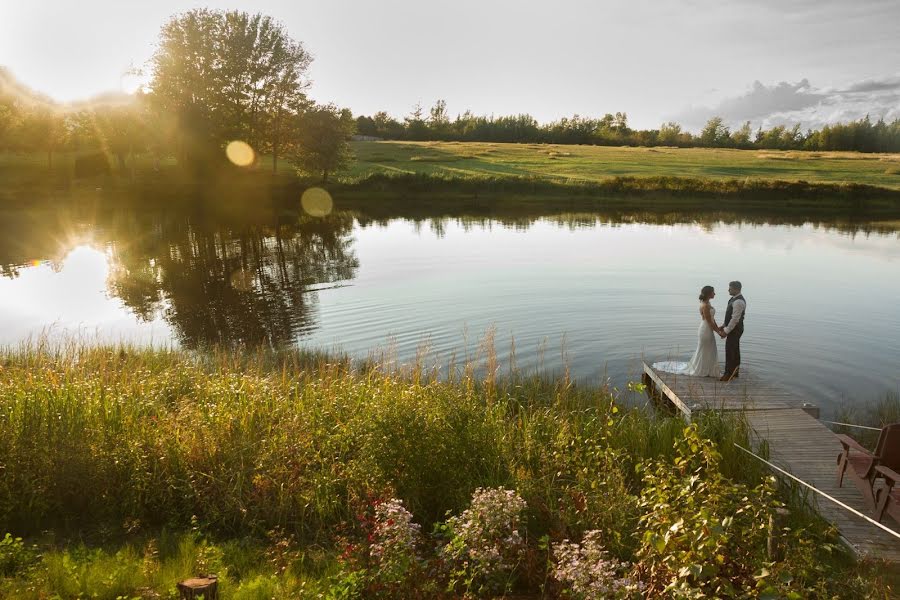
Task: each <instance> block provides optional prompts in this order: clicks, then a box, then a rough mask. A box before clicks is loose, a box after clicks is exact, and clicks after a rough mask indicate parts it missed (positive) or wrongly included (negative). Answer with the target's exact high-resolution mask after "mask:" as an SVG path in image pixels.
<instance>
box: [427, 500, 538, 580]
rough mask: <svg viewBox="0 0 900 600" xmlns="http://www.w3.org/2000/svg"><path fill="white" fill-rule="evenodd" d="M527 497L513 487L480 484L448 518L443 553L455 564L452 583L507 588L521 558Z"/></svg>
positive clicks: (523, 547)
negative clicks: (469, 500)
mask: <svg viewBox="0 0 900 600" xmlns="http://www.w3.org/2000/svg"><path fill="white" fill-rule="evenodd" d="M525 508H526V504H525V500H523V499H522V497H521V496H519V494H518V493H516V492H515V491H514V490H508V489H505V488H502V487H501V488H494V489H491V488H478V489H476V490H475V493H474V494H472V503H471V505H470V507H469V508H467V509H466V510H465V511H463V512H462V514H460V515H459V516H457V517H451V518H450V519H448V521H447V531H448V532H449V533H450V534H451V535H452V537H451V538H450V542H449V543H448V544H447V546H446V547H445V548H444V555H445V557H446V558H447V559H448V561H449V562H450V564H451V565H454V566H455V569H454V576H452V577H451V585H454V584H456V583H463V584H464V585H465V587H466V589H470V590H471V589H473V587H474V588H475V589H477V590H478V591H486V590H490V589H497V588H499V589H500V590H502V591H505V590H506V589H508V588H509V586H510V585H511V584H512V576H513V573H514V571H515V569H516V567H517V566H518V564H519V562H520V561H521V559H522V554H523V552H524V550H525V541H524V539H523V537H522V533H521V531H522V529H523V525H524V523H523V521H522V514H523V513H524V511H525Z"/></svg>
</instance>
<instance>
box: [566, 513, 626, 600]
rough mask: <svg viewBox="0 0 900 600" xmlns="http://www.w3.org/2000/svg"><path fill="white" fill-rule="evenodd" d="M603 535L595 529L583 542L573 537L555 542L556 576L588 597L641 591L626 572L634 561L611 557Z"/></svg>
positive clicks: (579, 593) (620, 594)
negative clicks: (574, 539) (570, 539)
mask: <svg viewBox="0 0 900 600" xmlns="http://www.w3.org/2000/svg"><path fill="white" fill-rule="evenodd" d="M601 537H602V534H601V532H600V531H598V530H591V531H588V532H587V533H585V534H584V539H583V540H582V543H580V544H579V543H577V542H570V541H569V540H563V541H561V542H559V543H556V544H553V555H554V558H555V565H554V567H553V577H554V579H556V580H557V581H558V582H559V583H560V584H562V585H563V586H564V587H565V588H566V589H568V590H569V591H570V592H571V593H572V594H573V595H574V596H575V597H576V598H583V599H584V600H592V599H594V598H616V597H628V596H629V595H630V594H631V593H633V592H635V591H640V589H641V587H642V586H641V584H640V583H637V582H634V581H632V580H631V579H629V578H628V577H626V576H624V575H622V573H624V572H626V571H627V570H628V568H629V566H630V565H629V564H628V563H624V562H621V561H618V560H616V559H615V558H612V557H610V556H609V553H608V552H607V551H606V550H605V549H604V547H603V542H602V539H601Z"/></svg>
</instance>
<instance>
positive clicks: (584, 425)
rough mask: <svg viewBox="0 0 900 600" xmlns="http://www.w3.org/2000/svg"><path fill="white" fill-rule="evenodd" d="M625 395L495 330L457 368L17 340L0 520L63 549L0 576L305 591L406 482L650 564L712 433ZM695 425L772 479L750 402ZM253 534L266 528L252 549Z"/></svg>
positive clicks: (727, 464)
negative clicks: (644, 545)
mask: <svg viewBox="0 0 900 600" xmlns="http://www.w3.org/2000/svg"><path fill="white" fill-rule="evenodd" d="M448 371H449V372H448ZM621 401H622V397H621V396H619V395H618V394H617V393H614V392H613V391H611V390H607V389H603V388H586V387H582V386H580V385H578V384H577V382H574V381H572V380H570V379H569V378H568V377H567V376H565V375H562V376H560V377H558V378H545V377H541V376H539V375H526V374H521V373H518V372H517V371H516V370H515V369H514V368H513V366H512V365H510V366H509V367H506V366H504V365H500V364H498V361H497V359H496V355H495V353H494V351H493V344H492V341H491V340H490V339H486V340H485V341H484V342H483V343H482V344H481V345H480V346H479V350H478V351H477V352H476V353H475V354H474V355H473V356H472V357H470V360H468V361H466V362H465V363H464V364H461V365H451V366H447V365H435V364H433V363H430V362H429V359H428V355H427V353H423V354H422V355H421V356H420V359H419V360H418V361H417V362H416V363H414V364H412V365H396V364H395V363H392V361H390V360H386V359H385V357H381V358H373V359H371V360H369V361H366V362H363V363H360V362H353V361H350V360H348V359H347V358H346V357H341V356H333V355H327V354H318V353H311V352H304V351H299V350H291V351H280V352H274V351H271V350H252V351H251V350H243V351H241V350H221V349H219V350H216V349H212V350H209V351H205V352H202V353H197V352H186V351H181V350H175V349H141V348H135V347H130V346H124V345H123V346H116V347H89V346H87V345H86V344H84V343H81V342H78V341H69V342H67V343H64V344H50V343H48V342H46V341H43V340H38V341H34V342H31V343H29V344H26V345H22V346H19V347H15V348H7V349H5V350H3V351H2V352H0V471H2V473H3V476H2V478H0V532H3V531H9V532H11V533H12V534H14V535H19V536H23V537H25V538H26V539H29V538H30V539H32V540H37V541H38V543H39V544H44V546H43V547H42V550H41V554H42V556H41V558H39V559H35V560H34V561H32V566H31V567H29V569H30V570H28V569H26V570H21V569H20V570H16V569H13V571H15V572H14V573H13V574H11V575H10V574H7V575H8V576H7V577H6V578H0V592H2V591H3V590H4V589H9V590H12V589H16V590H25V589H26V588H27V589H40V590H43V591H44V592H46V593H45V595H44V596H41V595H40V594H37V593H35V595H33V596H31V597H46V595H52V594H54V593H56V594H60V595H61V596H63V597H77V595H78V594H79V593H80V594H97V596H96V597H109V598H115V597H117V596H120V595H127V594H132V595H139V594H140V593H141V592H139V591H136V590H140V589H144V588H147V589H155V590H163V589H169V588H167V587H166V586H169V587H170V586H171V584H172V583H173V581H174V579H175V578H177V577H181V576H184V575H188V574H190V573H191V572H192V571H197V570H198V569H200V568H201V567H202V566H203V564H202V561H203V560H206V561H207V562H210V561H211V562H212V563H214V565H215V568H218V569H220V570H221V571H222V572H223V573H224V574H225V575H226V576H227V578H228V582H229V583H228V584H227V585H230V586H232V587H230V588H227V586H226V588H227V589H229V590H230V591H228V592H227V594H226V596H228V597H272V595H273V594H274V595H278V594H282V593H284V594H285V596H283V597H288V596H290V595H291V594H296V593H299V592H297V591H296V590H299V589H300V588H301V587H303V586H310V587H307V588H304V589H307V590H311V589H319V588H317V587H316V586H319V585H320V584H321V585H324V584H323V583H322V582H323V581H325V580H329V581H331V580H330V579H329V578H330V577H332V574H333V573H334V570H335V568H336V567H335V565H336V564H337V563H336V562H335V561H336V556H337V554H338V552H337V550H335V548H336V544H337V543H338V539H339V538H340V536H341V535H343V534H342V532H344V533H346V532H347V531H348V527H349V529H350V530H352V529H353V527H354V525H353V523H355V522H356V519H357V517H358V515H359V514H360V512H361V511H364V510H365V507H366V506H370V504H371V502H372V500H373V499H374V498H392V497H396V498H401V499H402V501H403V502H404V505H405V506H406V507H407V508H408V509H409V510H410V511H411V513H412V514H413V515H414V516H415V518H416V520H417V522H419V523H421V524H422V525H423V529H424V530H430V529H431V527H432V526H433V525H435V524H438V523H440V522H442V521H443V520H444V519H445V518H446V516H447V514H448V513H454V514H459V513H460V511H462V510H463V509H465V508H466V506H467V504H468V501H469V498H470V497H471V496H472V493H473V491H474V490H476V489H477V488H489V487H505V488H508V489H515V490H517V491H518V492H519V493H520V494H521V495H522V497H523V498H524V499H525V500H526V502H527V505H528V515H527V529H528V538H529V539H530V540H533V541H536V540H538V539H540V538H542V537H544V536H547V538H549V539H562V538H564V537H569V538H574V537H577V536H579V535H581V534H582V533H583V532H584V531H586V530H593V529H599V530H602V531H604V532H607V534H608V537H607V540H608V541H607V546H608V549H609V550H610V551H612V552H614V553H615V554H616V555H617V556H619V557H622V558H625V559H629V560H631V559H634V557H635V556H637V555H638V553H639V549H640V546H641V539H640V535H638V533H636V532H638V531H639V529H640V525H639V521H640V519H641V518H642V514H643V513H642V510H643V509H642V508H641V503H642V502H643V501H645V498H646V489H645V485H646V479H645V477H646V475H645V473H646V472H647V471H646V470H647V468H648V466H647V465H649V464H651V463H652V464H655V465H677V460H678V459H677V456H678V448H679V447H680V446H681V447H683V446H684V445H685V436H686V435H694V434H688V433H687V431H686V430H685V428H684V424H683V423H682V422H680V421H679V420H677V419H675V418H672V417H668V416H661V415H658V414H657V413H655V412H654V411H653V410H652V409H650V408H648V407H646V406H643V407H641V406H630V407H629V406H625V405H621ZM697 435H699V436H701V438H702V439H704V440H708V441H709V443H710V444H712V445H713V446H714V447H715V448H716V452H717V453H718V454H719V455H720V456H721V460H718V461H717V463H716V473H717V475H716V476H717V477H721V478H724V479H722V481H728V482H732V483H733V485H737V486H744V487H746V489H752V488H754V487H757V486H760V485H761V484H763V483H764V482H765V481H766V475H767V474H766V473H765V472H764V471H763V470H761V469H760V467H759V465H758V464H756V463H753V462H750V461H749V460H748V459H747V458H746V457H744V456H743V455H742V454H741V453H740V451H739V450H737V449H736V448H734V446H733V443H732V442H739V443H741V444H746V443H747V436H748V431H747V428H746V425H745V424H744V423H742V422H741V421H740V420H739V419H734V418H726V417H721V416H715V415H710V416H708V417H706V418H704V419H703V420H701V421H700V422H699V423H698V430H697ZM704 443H705V442H704ZM666 468H668V469H676V470H677V467H671V466H670V467H666ZM729 485H732V484H731V483H730V484H729ZM736 489H737V488H736ZM784 500H785V501H786V502H790V501H791V500H790V498H788V497H787V496H785V498H784ZM794 514H795V519H796V522H795V523H794V525H795V526H796V530H797V532H799V533H796V534H791V536H790V540H791V541H790V543H791V544H794V545H795V546H798V545H799V544H801V542H802V539H804V536H806V537H809V539H813V540H818V541H819V542H821V544H820V545H818V546H815V547H810V548H806V550H805V552H807V554H808V557H807V558H808V560H809V561H810V562H813V561H819V562H822V563H823V564H828V565H831V566H830V567H829V568H831V569H832V570H833V573H832V574H830V575H828V576H827V578H828V579H827V580H823V581H825V583H823V584H822V585H823V586H826V587H827V585H831V583H834V584H835V585H838V584H840V585H849V584H847V581H843V582H842V581H841V579H840V578H841V577H845V575H846V573H847V572H848V571H847V569H849V568H852V565H851V563H850V562H849V560H848V559H847V558H846V556H845V555H844V554H842V553H841V552H839V551H837V550H833V549H831V546H829V544H830V541H829V540H833V538H832V537H830V536H831V535H832V534H830V533H829V532H828V531H827V528H826V527H824V525H823V524H822V523H821V522H820V521H818V520H817V518H816V517H815V515H813V514H811V513H806V512H804V510H803V509H802V508H801V507H800V505H799V504H798V509H797V510H796V511H795V513H794ZM161 531H162V532H163V534H160V533H159V532H161ZM48 532H52V535H51V539H50V541H47V535H48ZM166 532H169V533H166ZM172 532H176V533H172ZM177 532H182V533H177ZM188 532H192V533H188ZM272 532H278V533H277V534H275V535H276V537H279V536H280V538H279V539H282V540H285V539H287V540H290V543H279V542H277V541H276V542H273V541H272V540H273V533H272ZM747 533H748V539H751V537H749V532H747ZM166 536H168V537H166ZM178 536H181V537H178ZM73 539H76V540H89V541H90V540H94V541H93V542H92V545H90V544H89V546H88V547H83V546H81V545H80V543H72V542H71V540H73ZM176 539H177V540H180V541H173V540H176ZM239 539H245V540H250V541H248V542H247V543H249V544H250V546H249V547H248V548H249V549H245V550H246V552H244V555H243V556H244V558H240V556H241V552H242V551H239V548H238V547H237V546H234V544H237V543H238V542H237V541H236V540H239ZM53 540H56V541H53ZM253 540H255V541H253ZM826 542H827V543H826ZM751 545H752V544H751ZM10 547H12V546H10ZM798 547H799V546H798ZM825 547H827V548H829V549H828V550H827V551H826V550H823V548H825ZM229 548H230V550H229ZM278 548H282V549H284V548H293V550H292V552H296V554H292V555H291V556H292V557H293V558H291V559H290V560H288V561H287V562H288V563H289V566H290V568H276V567H274V566H273V564H275V563H273V562H272V561H273V560H275V559H272V556H273V555H272V552H275V553H276V554H277V553H278V552H277V549H278ZM762 548H764V545H763V546H762ZM273 549H274V550H273ZM26 550H27V549H25V550H22V552H26ZM229 553H230V554H229ZM825 555H827V556H825ZM804 556H806V555H804ZM204 557H205V558H204ZM229 557H230V558H229ZM266 557H268V558H266ZM323 557H324V558H323ZM276 558H277V556H276ZM282 558H283V557H282ZM0 559H2V553H0ZM198 561H200V562H199V563H198ZM26 562H27V561H26ZM275 562H276V563H277V562H278V561H277V560H276V561H275ZM538 562H539V563H540V561H538ZM0 563H2V560H0ZM242 564H243V565H244V567H241V566H240V565H242ZM544 568H545V567H543V566H540V564H539V565H538V566H537V567H535V569H537V570H538V571H542V569H544ZM101 572H102V573H105V574H106V575H107V578H106V579H102V578H100V575H99V574H100V573H101ZM2 575H4V574H3V573H0V576H2ZM527 579H528V578H525V580H527ZM857 579H858V575H853V576H852V577H850V579H849V580H848V581H850V580H852V581H857ZM35 581H40V582H41V583H40V585H38V584H36V583H35ZM109 582H113V583H115V585H113V584H112V583H109ZM317 582H318V583H317ZM829 582H830V583H829ZM29 585H31V586H32V587H31V588H29V587H28V586H29ZM522 585H524V586H526V587H528V586H529V585H539V584H534V583H531V584H529V583H528V581H525V582H524V583H522ZM3 586H6V587H3ZM16 586H19V587H16ZM35 586H37V587H35ZM79 586H80V587H79ZM242 586H250V587H247V589H246V590H245V591H244V592H240V593H239V590H240V589H241V587H242ZM253 586H255V587H253ZM285 586H286V587H285ZM251 587H253V589H258V590H259V594H262V595H253V594H256V593H257V592H254V591H252V590H251ZM288 589H290V590H293V591H291V592H286V591H284V590H288ZM530 589H536V588H534V587H532V588H530ZM103 590H106V591H103ZM248 590H250V591H248ZM272 590H276V591H274V592H273V591H272ZM277 590H282V591H277ZM101 592H102V593H101ZM240 594H247V595H244V596H242V595H240ZM266 594H268V596H266ZM23 597H28V596H23Z"/></svg>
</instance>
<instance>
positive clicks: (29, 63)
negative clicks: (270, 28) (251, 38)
mask: <svg viewBox="0 0 900 600" xmlns="http://www.w3.org/2000/svg"><path fill="white" fill-rule="evenodd" d="M203 6H206V7H210V8H225V9H233V8H238V9H241V10H246V11H250V12H257V11H259V12H263V13H266V14H268V15H271V16H273V17H275V18H277V19H279V20H280V21H282V22H283V23H284V25H285V26H286V28H287V30H288V32H289V33H290V34H291V35H292V36H293V37H294V39H296V40H299V41H301V42H302V43H303V44H304V46H305V47H306V48H307V50H309V51H310V52H311V53H312V55H313V56H314V62H313V64H312V67H311V70H310V76H311V79H312V81H313V85H312V89H311V96H312V97H313V98H314V99H316V100H319V101H322V102H334V103H336V104H338V105H340V106H342V107H349V108H350V109H351V110H352V111H353V113H354V114H357V115H358V114H373V113H374V112H376V111H378V110H386V111H388V112H389V113H391V114H393V115H394V116H395V117H402V116H404V115H406V114H408V113H409V112H410V111H411V109H412V107H413V105H415V104H416V103H421V104H422V106H423V107H425V108H427V107H429V106H431V105H432V104H433V103H434V101H435V100H436V99H438V98H443V99H445V100H446V101H447V107H448V110H449V112H450V114H451V115H455V114H457V113H461V112H464V111H465V110H467V109H468V110H472V111H473V112H474V113H476V114H495V115H501V114H517V113H529V114H531V115H533V116H535V117H536V118H537V119H538V120H539V121H542V122H545V121H550V120H553V119H557V118H559V117H561V116H565V115H572V114H574V113H578V114H581V115H589V116H602V115H603V114H604V113H607V112H617V111H624V112H626V113H627V114H628V117H629V124H630V125H631V126H632V127H638V128H652V127H658V126H659V124H660V123H662V122H664V121H669V120H676V121H678V122H680V123H682V124H683V125H685V126H686V127H687V128H688V129H692V130H696V129H697V128H699V127H700V126H702V124H703V123H704V122H705V121H706V120H707V119H708V118H709V117H710V116H713V115H715V114H718V115H721V116H722V117H724V118H725V120H726V121H727V122H728V123H730V124H738V123H740V122H743V121H745V120H750V121H751V122H752V123H753V124H754V126H756V125H763V126H765V127H769V126H772V125H775V124H793V123H797V122H799V123H801V125H802V126H803V127H804V128H806V127H818V126H821V124H823V123H827V122H834V121H846V120H849V119H855V118H860V117H862V116H864V115H865V114H867V113H868V114H870V115H871V116H872V117H873V118H878V117H885V118H887V119H894V118H900V35H898V31H900V30H898V25H897V24H898V23H900V1H898V0H840V1H838V0H665V1H654V2H651V1H649V0H630V1H628V0H625V1H619V0H594V1H590V0H585V1H576V0H554V1H553V2H547V1H544V2H523V1H521V0H520V1H517V2H516V1H506V0H477V1H473V0H456V1H455V2H434V1H429V0H379V1H377V2H375V1H372V0H356V1H351V0H329V1H327V2H322V1H317V2H311V1H309V0H294V1H275V0H268V1H266V0H244V1H242V2H218V1H212V0H210V1H208V2H201V3H197V2H184V1H180V0H154V1H140V2H138V1H134V0H80V1H79V2H74V1H70V0H55V1H53V2H49V1H41V0H30V1H27V2H22V1H18V0H0V14H2V18H0V65H4V66H6V67H8V68H9V69H10V70H11V71H12V73H13V74H14V75H15V76H16V77H17V78H18V79H19V80H21V81H23V82H24V83H25V84H27V85H29V86H30V87H32V88H34V89H36V90H38V91H40V92H43V93H45V94H48V95H50V96H52V97H54V98H56V99H58V100H61V101H75V100H82V99H87V98H89V97H91V96H94V95H97V94H99V93H102V92H107V91H120V90H125V91H129V90H131V89H132V88H133V86H134V85H135V84H136V83H137V82H136V81H135V80H134V78H132V77H128V76H123V73H124V72H125V71H126V70H127V69H128V68H129V67H131V66H136V67H143V66H145V65H146V64H147V61H148V60H149V58H150V57H151V56H152V54H153V51H154V47H155V46H154V45H155V42H156V38H157V34H158V32H159V28H160V26H161V25H162V24H163V23H164V22H165V21H166V20H167V19H168V18H169V17H170V16H171V15H173V14H176V13H178V12H182V11H185V10H189V9H191V8H196V7H203Z"/></svg>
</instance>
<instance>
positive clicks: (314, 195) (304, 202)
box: [300, 187, 334, 217]
mask: <svg viewBox="0 0 900 600" xmlns="http://www.w3.org/2000/svg"><path fill="white" fill-rule="evenodd" d="M300 205H301V206H302V207H303V210H305V211H306V214H308V215H310V216H313V217H324V216H326V215H328V214H330V213H331V209H332V207H333V206H334V202H332V200H331V194H329V193H328V191H327V190H323V189H322V188H318V187H314V188H309V189H308V190H306V191H305V192H303V196H302V197H301V198H300Z"/></svg>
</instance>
